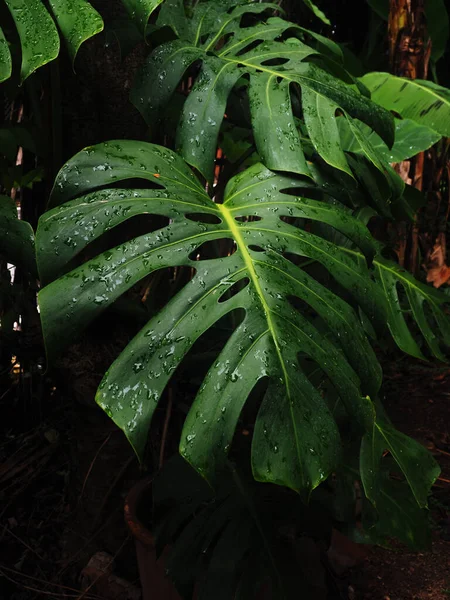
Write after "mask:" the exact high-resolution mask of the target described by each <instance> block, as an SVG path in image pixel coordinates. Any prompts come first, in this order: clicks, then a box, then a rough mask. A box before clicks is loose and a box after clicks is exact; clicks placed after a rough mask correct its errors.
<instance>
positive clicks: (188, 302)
mask: <svg viewBox="0 0 450 600" xmlns="http://www.w3.org/2000/svg"><path fill="white" fill-rule="evenodd" d="M136 177H138V178H141V179H144V180H148V181H150V182H155V183H157V185H158V189H127V188H126V187H124V188H123V189H119V188H116V187H115V188H108V189H98V190H97V191H96V189H97V188H104V187H105V186H110V185H111V184H113V183H114V184H116V185H117V183H118V182H120V181H123V182H124V184H126V180H127V179H131V178H136ZM159 186H160V187H161V189H159ZM299 186H300V187H301V188H302V194H301V196H298V195H297V192H296V190H297V188H298V187H299ZM289 191H290V194H289ZM318 192H320V188H319V187H318V186H317V185H315V184H313V183H310V184H307V183H305V181H304V180H297V179H295V178H292V177H284V176H280V175H276V174H274V173H272V172H271V171H269V170H268V169H266V168H265V167H264V166H262V165H260V164H257V165H254V166H253V167H251V168H250V169H248V170H247V171H245V172H244V173H241V174H239V175H238V176H236V177H235V178H234V179H232V180H231V181H230V182H229V184H228V186H227V188H226V192H225V201H224V203H223V204H220V205H217V204H215V203H214V202H213V201H212V200H211V199H210V198H209V197H208V195H207V194H206V193H205V191H204V189H203V188H202V186H201V185H200V183H199V182H198V181H197V180H196V178H195V177H194V176H193V174H192V172H191V171H190V170H189V168H188V167H187V165H186V164H185V163H184V161H183V160H182V159H181V158H180V157H179V156H177V155H176V154H174V153H173V152H171V151H169V150H166V149H164V148H161V147H159V146H155V145H150V144H143V143H139V142H126V141H121V142H110V143H106V144H101V145H99V146H95V147H92V148H88V149H86V150H84V151H82V152H81V153H79V154H78V155H76V156H75V157H74V159H72V160H71V161H70V162H69V163H68V164H67V165H66V166H65V167H64V168H63V169H62V170H61V172H60V174H59V176H58V178H57V180H56V183H55V187H54V190H53V194H52V195H53V204H54V205H58V204H60V203H64V204H62V205H61V206H56V207H55V208H54V209H52V210H51V211H50V212H48V213H46V214H45V215H44V216H43V217H42V218H41V220H40V223H39V230H38V242H37V253H38V264H39V270H40V274H41V277H42V280H43V281H45V282H48V281H52V280H54V281H53V282H52V283H50V284H49V285H47V286H46V287H45V288H44V289H43V290H42V291H41V292H40V295H39V304H40V308H41V317H42V324H43V330H44V335H45V339H46V345H47V349H48V353H49V356H50V358H51V357H52V356H54V355H55V354H57V353H58V352H59V350H60V349H61V347H62V346H63V345H64V344H65V343H66V342H67V340H70V339H72V338H73V336H74V335H76V334H77V333H78V332H79V331H80V330H82V329H83V328H84V327H86V325H87V324H88V323H90V322H91V321H92V320H93V319H94V318H95V317H96V316H97V315H98V314H100V313H101V312H102V311H103V310H104V309H105V308H107V307H108V306H110V305H111V304H112V303H113V302H114V301H115V300H116V299H117V298H119V297H120V296H121V295H122V294H124V293H125V292H126V290H128V289H129V288H130V287H131V286H133V284H134V283H136V282H137V281H139V280H141V279H142V278H144V277H145V276H147V275H148V274H149V273H152V272H154V271H156V270H158V269H162V268H165V267H169V266H172V267H173V266H188V267H190V268H192V269H194V270H195V276H194V277H193V279H192V281H190V283H188V284H187V285H186V286H185V287H184V288H183V289H182V290H181V291H180V292H179V293H178V294H177V295H176V296H175V297H174V298H173V300H171V301H170V302H169V303H168V304H167V305H166V306H165V307H164V308H163V310H162V311H161V312H160V313H159V314H158V315H157V316H156V317H154V318H153V319H152V320H151V321H150V322H149V323H148V325H147V326H146V327H145V328H144V329H143V330H142V331H141V332H140V333H139V334H138V335H137V336H136V337H135V338H134V340H133V341H132V342H131V343H130V345H129V346H128V347H127V349H126V351H124V352H123V353H122V354H121V355H120V356H119V358H118V359H117V360H116V362H115V363H114V364H113V365H112V367H111V368H110V370H109V371H108V373H107V374H106V375H105V378H104V380H103V382H102V384H101V386H100V388H99V391H98V395H97V401H98V403H99V404H100V405H101V406H102V407H103V408H104V409H105V410H106V411H107V412H108V414H109V415H110V416H111V417H112V419H113V420H114V421H115V422H116V423H117V424H118V425H119V427H121V428H122V429H123V430H124V432H125V433H126V435H127V437H128V438H129V440H130V441H131V443H132V445H133V447H134V448H135V450H136V452H137V453H138V454H139V455H140V456H142V453H143V450H144V447H145V443H146V439H147V432H148V428H149V424H150V420H151V418H152V415H153V413H154V410H155V408H156V406H157V403H158V400H159V398H160V397H161V394H162V392H163V390H164V388H165V387H166V385H167V383H168V381H169V380H170V378H171V376H172V374H173V372H174V370H175V369H176V368H177V366H178V365H179V364H180V362H181V361H182V359H183V357H184V356H185V354H186V353H187V352H188V351H189V349H190V348H191V347H192V345H193V344H194V342H195V341H196V340H197V339H198V338H200V336H202V334H203V333H205V332H206V331H207V330H208V329H210V328H211V327H213V326H214V324H215V323H216V322H217V321H218V320H219V319H220V318H221V317H223V316H224V315H226V314H228V313H230V311H233V310H236V309H244V310H245V318H244V320H243V322H242V323H241V324H240V325H239V326H238V327H237V329H236V330H235V331H234V333H233V334H232V335H231V337H230V339H229V341H228V343H227V344H226V346H225V348H224V349H223V351H222V352H221V354H220V355H219V357H218V358H217V361H216V362H215V363H214V365H213V366H212V368H211V369H210V371H209V373H208V374H207V376H206V378H205V380H204V382H203V384H202V386H201V388H200V391H199V393H198V395H197V398H196V400H195V402H194V405H193V407H192V408H191V410H190V412H189V414H188V416H187V419H186V423H185V426H184V431H183V435H182V440H181V452H182V453H183V455H184V456H185V457H186V458H187V460H188V461H189V462H191V463H192V464H193V465H194V466H195V467H196V468H197V470H199V471H200V472H201V473H202V474H203V475H204V476H205V477H207V478H211V477H212V476H213V474H214V472H215V471H216V470H217V469H218V468H219V467H220V466H221V465H223V463H224V460H225V458H226V456H227V453H228V451H229V447H230V444H231V442H232V439H233V435H234V431H235V428H236V424H237V421H238V419H239V415H240V412H241V410H242V407H243V405H244V403H245V401H246V398H247V396H248V395H249V394H250V392H251V391H252V389H253V388H254V386H255V385H256V383H257V382H258V381H259V380H261V379H265V378H269V385H268V389H267V393H266V395H265V398H264V400H263V402H262V405H261V408H260V410H259V414H258V418H257V420H256V424H255V431H254V437H253V451H252V463H253V469H254V473H255V476H256V477H257V478H258V479H261V480H263V481H272V482H277V483H280V484H284V485H287V486H289V487H292V488H293V489H296V490H301V491H302V492H304V493H305V494H308V492H309V491H310V490H311V489H312V488H314V487H316V486H317V485H319V483H320V482H321V481H322V480H323V479H324V478H325V477H326V476H327V475H328V474H329V473H330V472H331V470H332V469H333V468H334V467H335V465H336V460H337V457H338V455H339V443H338V440H339V435H338V432H337V427H336V424H335V422H334V420H333V417H332V416H331V413H330V412H329V409H328V407H327V404H326V402H325V400H324V399H323V398H322V397H321V395H320V394H319V393H318V391H317V390H316V389H315V388H314V387H313V385H312V384H311V382H310V381H309V379H308V378H307V376H306V374H305V373H304V372H303V371H302V369H301V368H300V364H299V361H298V358H297V357H298V354H299V353H300V352H301V353H302V355H303V356H306V357H309V359H311V360H312V361H314V362H315V363H317V365H318V366H319V368H320V369H321V370H322V371H323V372H324V373H325V375H326V376H327V377H328V378H329V379H330V380H331V381H332V383H333V386H334V387H335V389H336V390H337V391H338V393H339V395H340V396H341V398H342V400H343V402H344V404H345V406H346V409H347V411H348V412H349V414H351V415H352V418H353V419H354V420H355V422H356V423H359V425H360V427H363V428H364V426H365V425H366V424H367V403H366V401H365V400H363V399H362V394H370V395H371V396H374V395H375V394H376V392H377V390H378V387H379V384H380V371H379V366H378V363H377V361H376V359H375V356H374V354H373V351H372V350H371V347H370V345H369V344H368V341H367V339H366V337H365V333H364V330H363V328H362V326H361V324H360V322H359V319H358V317H357V315H356V313H355V312H354V310H353V309H352V308H351V307H350V305H349V304H347V303H346V302H345V301H344V300H342V299H341V298H340V297H339V296H337V295H336V294H335V293H332V292H330V291H329V290H328V289H327V288H326V287H324V285H322V284H321V283H319V282H318V281H316V280H315V279H313V278H312V277H311V276H310V275H308V274H307V273H306V272H305V271H304V270H302V269H301V268H299V267H297V266H295V264H293V263H292V262H291V261H290V260H288V259H287V258H285V256H284V253H286V252H289V253H291V254H297V255H299V256H304V257H306V258H307V259H312V260H316V261H318V263H320V264H321V265H322V266H323V267H324V268H325V269H326V270H327V271H328V272H329V273H330V274H331V276H332V277H333V278H334V279H336V280H337V281H338V282H339V284H340V286H341V287H342V288H343V289H345V290H347V293H350V294H351V295H352V297H353V298H354V301H355V302H356V303H358V304H359V306H360V307H361V308H362V310H363V311H364V312H365V313H366V314H367V315H368V316H369V317H372V318H375V319H376V318H378V320H379V321H383V320H384V319H385V312H384V311H385V307H384V301H383V299H382V296H381V295H380V292H379V290H378V289H377V287H376V286H375V285H374V284H373V283H372V281H371V278H370V273H369V270H368V268H367V266H366V264H365V263H364V261H360V260H359V258H358V257H355V258H353V257H352V256H351V255H350V254H349V253H348V252H347V251H346V250H345V249H344V248H342V249H341V248H340V247H339V246H338V245H336V244H333V243H331V242H328V241H326V240H325V239H323V238H321V237H319V236H318V235H313V234H312V233H308V231H307V230H306V229H302V228H299V227H296V226H294V225H291V224H289V223H288V222H286V219H287V220H289V218H298V219H307V220H310V221H312V222H315V221H316V222H321V223H324V224H328V225H330V226H332V227H333V228H335V229H336V230H337V231H339V232H341V233H343V234H344V235H345V236H346V237H347V238H349V239H350V240H352V241H353V243H354V244H355V245H356V246H357V247H359V248H360V249H361V251H362V252H363V254H365V255H366V256H368V257H369V258H370V257H371V256H372V254H373V251H374V244H373V242H372V240H371V238H370V235H369V233H368V231H367V229H366V228H365V226H364V225H363V224H362V223H361V221H359V220H358V219H356V218H354V217H353V216H352V213H351V211H350V210H349V209H346V208H344V207H342V206H341V205H339V204H337V203H333V202H332V201H326V200H325V199H323V200H317V199H312V198H311V197H308V196H314V197H317V194H318ZM291 194H293V195H291ZM319 195H321V194H319ZM140 214H154V215H163V216H166V217H168V218H169V219H170V223H169V224H168V225H167V226H166V227H164V228H163V229H160V230H158V231H155V232H153V233H149V234H147V235H143V236H140V237H137V238H135V239H134V240H132V241H129V242H125V243H123V244H121V245H119V246H117V247H116V248H114V249H112V250H109V251H107V252H104V253H103V254H100V255H99V256H96V257H95V258H92V259H91V260H89V261H87V262H86V263H84V264H82V265H81V266H78V267H76V268H75V269H73V270H71V271H70V272H68V273H67V274H65V275H64V273H65V272H67V270H70V268H73V262H72V261H73V260H74V259H75V258H76V256H77V255H79V253H80V252H82V251H83V249H84V248H86V246H87V245H88V244H90V242H92V241H93V240H95V239H97V238H99V237H100V236H101V235H102V234H103V233H104V232H105V231H107V230H109V229H111V228H113V227H115V226H116V225H118V224H120V223H122V222H124V221H127V220H128V219H130V218H132V217H133V216H136V215H140ZM281 217H284V218H285V219H282V218H281ZM211 218H212V219H213V221H216V222H215V223H213V224H212V223H211ZM247 218H248V219H247ZM224 238H226V239H229V240H230V248H231V247H232V246H231V244H232V242H233V241H234V243H235V244H236V247H237V250H236V252H235V253H234V254H231V255H230V256H225V257H219V258H216V259H211V260H200V261H196V260H194V257H193V253H194V254H195V253H196V252H199V248H200V247H201V245H202V244H203V243H205V242H208V241H214V240H219V239H224ZM71 265H72V267H71ZM60 275H61V276H60ZM58 276H60V277H59V279H56V278H57V277H58ZM237 282H242V289H241V290H240V291H238V292H237V293H236V294H234V295H233V296H232V297H231V298H229V299H228V300H227V299H226V293H227V292H228V291H229V290H230V289H232V287H233V286H234V284H235V283H237ZM290 297H295V298H299V299H301V300H302V301H303V303H304V305H305V306H307V307H309V308H308V309H307V310H306V311H303V312H298V311H297V310H296V309H295V308H294V307H293V305H292V304H291V303H290V302H289V298H290ZM308 311H311V315H310V316H309V313H308ZM313 314H316V315H317V317H316V320H317V318H318V319H319V321H320V323H321V326H320V327H319V328H316V325H315V323H313V321H312V320H310V318H311V316H312V315H313ZM62 332H64V334H63V335H62ZM211 398H214V402H211Z"/></svg>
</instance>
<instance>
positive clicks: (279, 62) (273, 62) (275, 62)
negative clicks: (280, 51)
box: [261, 58, 289, 83]
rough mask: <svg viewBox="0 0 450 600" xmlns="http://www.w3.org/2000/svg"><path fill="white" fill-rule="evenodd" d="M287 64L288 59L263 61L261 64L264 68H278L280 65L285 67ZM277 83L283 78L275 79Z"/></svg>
mask: <svg viewBox="0 0 450 600" xmlns="http://www.w3.org/2000/svg"><path fill="white" fill-rule="evenodd" d="M288 62H289V58H269V59H268V60H264V61H263V62H262V63H261V64H262V65H264V66H266V67H279V66H281V65H285V64H286V63H288ZM278 80H279V81H278ZM277 81H278V83H280V81H283V78H282V77H277Z"/></svg>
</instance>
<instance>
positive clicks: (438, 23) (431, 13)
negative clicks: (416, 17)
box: [425, 0, 450, 62]
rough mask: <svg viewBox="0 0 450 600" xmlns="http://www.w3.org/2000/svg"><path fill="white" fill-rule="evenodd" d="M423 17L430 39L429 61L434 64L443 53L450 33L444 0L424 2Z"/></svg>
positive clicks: (427, 0)
mask: <svg viewBox="0 0 450 600" xmlns="http://www.w3.org/2000/svg"><path fill="white" fill-rule="evenodd" d="M425 17H426V20H427V31H428V34H429V36H430V38H431V59H432V60H433V61H434V62H436V61H438V60H439V59H440V58H442V56H443V55H444V53H445V49H446V47H447V43H448V38H449V33H450V28H449V17H448V11H447V7H446V5H445V2H444V0H426V1H425Z"/></svg>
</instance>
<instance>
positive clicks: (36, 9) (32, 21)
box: [5, 0, 59, 81]
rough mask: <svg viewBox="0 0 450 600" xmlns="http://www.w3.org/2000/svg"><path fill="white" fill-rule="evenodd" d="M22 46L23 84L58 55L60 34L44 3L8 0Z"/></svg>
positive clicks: (37, 0)
mask: <svg viewBox="0 0 450 600" xmlns="http://www.w3.org/2000/svg"><path fill="white" fill-rule="evenodd" d="M5 1H6V5H7V6H8V8H9V10H10V12H11V15H12V17H13V19H14V22H15V24H16V27H17V31H18V33H19V37H20V43H21V46H22V66H21V69H20V77H21V79H22V81H23V80H24V79H26V78H27V77H28V76H29V75H31V73H33V72H34V71H36V69H38V68H39V67H42V66H43V65H45V64H46V63H48V62H50V61H51V60H53V59H55V58H56V57H57V56H58V53H59V35H58V31H57V29H56V25H55V23H54V22H53V19H52V18H51V16H50V15H49V13H48V11H47V9H46V8H45V6H44V5H43V3H42V2H41V0H5Z"/></svg>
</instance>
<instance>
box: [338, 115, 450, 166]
mask: <svg viewBox="0 0 450 600" xmlns="http://www.w3.org/2000/svg"><path fill="white" fill-rule="evenodd" d="M338 123H339V132H340V135H341V142H342V146H343V148H344V150H345V151H346V152H354V153H356V154H363V151H362V149H361V145H360V144H359V142H358V140H357V139H356V138H355V136H354V134H353V133H352V131H351V128H350V126H349V124H348V121H347V120H346V119H338ZM359 128H360V129H361V131H362V132H363V135H364V137H365V138H366V139H368V140H369V142H370V144H371V146H372V148H373V149H374V150H375V151H376V152H377V154H378V155H379V156H380V158H382V159H383V160H385V161H386V162H388V163H397V162H401V161H402V160H406V159H408V158H411V157H412V156H415V155H416V154H418V153H419V152H423V151H424V150H428V148H431V146H433V144H436V142H438V141H439V140H440V139H441V136H440V134H439V133H437V132H436V131H434V130H433V129H430V128H429V127H426V126H425V125H420V124H419V123H416V122H415V121H412V120H411V119H396V120H395V142H394V145H393V146H392V148H388V147H387V146H386V144H385V143H384V142H383V140H382V139H381V138H380V136H379V135H378V134H377V133H375V132H374V131H372V130H371V129H370V127H367V125H364V124H363V123H359Z"/></svg>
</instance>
